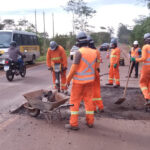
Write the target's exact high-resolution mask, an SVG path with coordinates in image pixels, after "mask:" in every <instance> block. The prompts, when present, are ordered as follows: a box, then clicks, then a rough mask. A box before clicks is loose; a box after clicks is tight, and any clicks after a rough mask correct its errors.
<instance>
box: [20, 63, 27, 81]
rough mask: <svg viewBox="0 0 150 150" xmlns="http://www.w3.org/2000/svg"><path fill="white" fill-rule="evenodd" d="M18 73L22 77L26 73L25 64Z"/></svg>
mask: <svg viewBox="0 0 150 150" xmlns="http://www.w3.org/2000/svg"><path fill="white" fill-rule="evenodd" d="M20 75H21V77H22V78H24V77H25V75H26V66H23V67H22V71H21V72H20Z"/></svg>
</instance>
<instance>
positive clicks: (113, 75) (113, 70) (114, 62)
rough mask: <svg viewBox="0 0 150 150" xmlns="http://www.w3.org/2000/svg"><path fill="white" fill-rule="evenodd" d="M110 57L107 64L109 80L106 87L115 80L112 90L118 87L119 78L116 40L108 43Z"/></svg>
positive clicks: (118, 50)
mask: <svg viewBox="0 0 150 150" xmlns="http://www.w3.org/2000/svg"><path fill="white" fill-rule="evenodd" d="M110 48H111V49H112V50H111V55H110V64H109V80H108V83H107V84H106V85H113V81H114V79H115V82H116V85H115V86H114V88H118V87H120V76H119V61H120V49H119V48H118V47H117V40H116V39H112V40H111V42H110Z"/></svg>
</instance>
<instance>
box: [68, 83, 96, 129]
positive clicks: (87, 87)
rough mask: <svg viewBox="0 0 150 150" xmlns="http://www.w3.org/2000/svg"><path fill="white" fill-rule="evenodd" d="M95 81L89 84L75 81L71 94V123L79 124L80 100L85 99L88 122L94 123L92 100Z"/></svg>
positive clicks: (73, 124) (72, 124)
mask: <svg viewBox="0 0 150 150" xmlns="http://www.w3.org/2000/svg"><path fill="white" fill-rule="evenodd" d="M92 92H93V82H91V83H87V84H77V83H73V85H72V89H71V96H70V104H74V106H72V107H70V111H71V116H70V125H71V126H78V115H79V106H80V102H81V101H82V100H83V101H84V105H85V109H86V122H87V124H89V125H92V124H93V123H94V106H93V102H92V97H93V93H92Z"/></svg>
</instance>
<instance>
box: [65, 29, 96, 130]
mask: <svg viewBox="0 0 150 150" xmlns="http://www.w3.org/2000/svg"><path fill="white" fill-rule="evenodd" d="M76 39H77V42H78V44H77V45H78V46H79V50H78V51H77V52H76V54H75V59H74V62H73V64H72V66H71V70H70V72H69V74H68V76H67V85H69V84H70V81H71V79H73V84H72V89H71V97H70V104H73V105H74V106H72V107H71V108H70V111H71V117H70V124H66V125H65V128H67V129H73V130H78V129H79V127H78V115H79V106H80V102H81V101H82V100H83V101H84V104H85V109H86V123H87V126H88V127H89V128H92V127H93V123H94V106H93V102H92V98H93V82H94V80H95V71H96V61H97V54H96V51H94V50H93V49H91V48H89V47H88V38H87V35H86V33H85V32H80V33H79V34H78V35H77V36H76Z"/></svg>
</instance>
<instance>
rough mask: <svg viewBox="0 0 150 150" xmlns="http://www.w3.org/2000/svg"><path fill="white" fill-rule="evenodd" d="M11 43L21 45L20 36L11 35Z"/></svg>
mask: <svg viewBox="0 0 150 150" xmlns="http://www.w3.org/2000/svg"><path fill="white" fill-rule="evenodd" d="M13 41H16V43H17V45H18V46H19V45H21V44H22V41H21V34H14V35H13Z"/></svg>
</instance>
